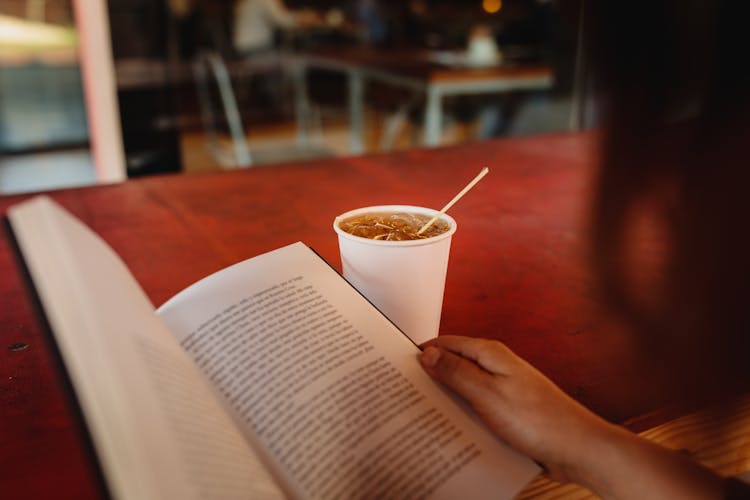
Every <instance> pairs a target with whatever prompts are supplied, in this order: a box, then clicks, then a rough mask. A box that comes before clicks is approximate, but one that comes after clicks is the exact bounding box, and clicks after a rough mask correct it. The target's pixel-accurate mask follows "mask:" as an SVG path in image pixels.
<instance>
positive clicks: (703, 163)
mask: <svg viewBox="0 0 750 500" xmlns="http://www.w3.org/2000/svg"><path fill="white" fill-rule="evenodd" d="M747 9H748V8H747V6H746V3H745V2H734V1H720V0H716V1H711V2H707V1H705V0H679V1H678V0H671V1H670V0H667V1H658V0H657V1H650V2H637V3H636V2H610V1H599V0H590V1H589V2H588V4H587V5H586V8H585V20H586V21H585V22H586V25H587V42H588V43H587V47H588V52H587V57H588V58H589V60H590V62H591V68H592V71H593V76H594V79H595V81H596V83H597V85H598V88H599V90H601V98H602V101H601V104H602V108H601V109H602V110H603V123H602V125H603V127H602V128H603V137H602V148H601V165H600V171H599V177H598V181H597V182H598V185H597V186H596V199H595V203H594V212H593V220H592V229H593V231H592V237H593V242H592V251H593V255H592V260H593V262H594V265H595V267H596V271H597V272H598V275H599V276H600V278H601V285H602V291H603V293H604V297H605V299H606V300H607V302H608V304H609V305H611V306H612V308H613V309H614V310H615V311H617V312H619V313H620V314H621V315H622V317H623V318H625V319H626V320H627V321H628V322H629V323H630V324H631V326H632V327H633V330H634V331H635V332H636V334H637V335H638V338H639V340H640V341H641V345H642V347H643V348H644V352H647V353H650V354H651V356H652V357H653V359H654V360H660V362H662V363H664V366H665V370H664V371H665V373H670V374H672V375H674V376H675V379H677V378H679V380H680V381H682V383H683V384H684V386H685V388H686V389H687V390H689V391H695V395H696V397H698V396H700V395H701V393H703V394H705V393H708V392H709V391H716V390H717V389H719V388H721V389H728V390H732V389H735V388H736V384H741V385H742V386H743V387H745V388H747V383H748V382H750V224H749V223H748V217H749V216H750V191H749V190H748V186H749V181H750V161H749V160H748V157H749V156H750V133H749V132H750V126H749V124H750V115H749V114H748V113H749V112H750V105H749V104H750V77H748V75H749V74H750V72H748V71H747V68H745V67H744V66H745V65H746V64H747V61H748V49H750V44H749V43H748V41H747V34H746V31H747V30H748V29H749V28H750V27H748V21H750V18H748V16H747V12H746V11H747ZM644 214H646V215H647V216H648V217H647V218H648V219H649V221H650V226H653V227H655V228H658V229H659V230H660V231H661V232H660V238H659V239H660V240H661V241H662V242H663V244H664V247H662V248H658V249H655V248H654V247H653V246H652V247H649V246H648V244H645V247H644V248H639V250H641V254H646V255H647V258H646V259H645V260H648V256H649V255H650V257H652V258H653V259H655V260H658V261H659V262H658V264H659V265H658V266H657V269H655V270H654V272H653V273H652V275H651V281H648V280H647V281H646V284H645V285H644V284H643V283H642V282H641V281H639V280H638V278H637V276H638V274H639V272H641V271H642V270H643V269H641V266H644V267H645V269H647V270H649V272H650V271H651V268H649V267H648V262H645V261H644V262H642V261H640V260H638V259H632V258H630V254H629V252H630V250H631V249H632V246H633V245H637V244H638V242H636V241H633V240H634V237H633V235H634V234H636V233H637V230H638V228H637V227H636V226H638V224H639V220H640V219H641V218H643V216H644ZM653 227H652V228H653ZM656 271H658V273H657V272H656ZM639 287H640V289H639ZM644 288H649V290H644ZM649 294H650V295H649Z"/></svg>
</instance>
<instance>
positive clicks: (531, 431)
mask: <svg viewBox="0 0 750 500" xmlns="http://www.w3.org/2000/svg"><path fill="white" fill-rule="evenodd" d="M422 347H423V348H424V351H423V352H422V355H421V358H420V361H421V363H422V366H423V367H424V369H425V370H426V371H427V373H429V374H430V375H431V376H432V377H433V378H435V379H437V380H439V381H440V382H442V383H443V384H445V385H447V386H448V387H450V388H451V389H453V390H454V391H455V392H457V393H458V394H459V395H461V396H462V397H463V398H464V399H466V400H467V401H468V402H469V403H470V404H471V405H472V406H473V407H474V409H475V410H476V411H477V413H478V414H479V416H480V418H481V419H482V420H483V421H484V422H485V423H486V424H487V426H488V427H489V428H490V429H491V430H492V431H493V432H494V433H495V434H496V435H497V436H499V437H500V438H501V439H502V440H503V441H505V442H507V443H508V444H509V445H510V446H512V447H513V448H515V449H516V450H518V451H520V452H521V453H523V454H525V455H527V456H529V457H531V458H533V459H534V460H536V461H538V462H540V463H541V464H542V465H543V466H544V467H545V468H546V469H547V471H548V473H549V474H550V476H551V477H552V478H553V479H556V480H558V481H570V480H576V479H577V473H576V470H575V468H576V467H577V466H578V465H579V464H580V463H581V461H582V460H583V457H581V456H580V455H582V451H583V450H582V448H585V447H586V443H589V442H590V441H591V439H592V436H595V435H597V434H598V433H600V432H601V431H602V429H603V428H605V427H606V425H607V424H606V423H605V422H604V421H602V420H600V419H599V418H598V417H596V416H595V415H594V414H593V413H591V412H590V411H588V410H586V409H585V408H584V407H583V406H581V405H580V404H579V403H577V402H576V401H574V400H573V399H572V398H570V397H569V396H567V395H566V394H565V393H564V392H562V391H561V390H560V389H559V388H558V387H557V386H556V385H554V384H553V383H552V382H551V381H550V380H549V379H547V378H546V377H545V376H544V375H542V374H541V373H540V372H539V371H537V370H536V369H535V368H534V367H532V366H531V365H529V364H528V363H526V362H525V361H524V360H522V359H521V358H519V357H518V356H516V355H515V354H513V352H511V350H510V349H508V348H507V347H505V345H503V344H501V343H500V342H496V341H492V340H486V339H474V338H469V337H454V336H441V337H438V338H436V339H433V340H431V341H429V342H427V343H425V344H424V345H423V346H422Z"/></svg>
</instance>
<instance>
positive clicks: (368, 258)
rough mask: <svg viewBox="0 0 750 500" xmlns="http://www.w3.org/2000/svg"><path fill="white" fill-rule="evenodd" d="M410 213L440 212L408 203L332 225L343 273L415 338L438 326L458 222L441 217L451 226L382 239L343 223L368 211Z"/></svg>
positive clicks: (348, 214) (431, 332) (424, 337)
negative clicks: (425, 233)
mask: <svg viewBox="0 0 750 500" xmlns="http://www.w3.org/2000/svg"><path fill="white" fill-rule="evenodd" d="M373 212H374V213H383V212H409V213H418V214H425V215H428V216H429V217H430V218H432V217H434V216H435V215H436V214H437V213H438V211H437V210H433V209H430V208H423V207H412V206H408V205H381V206H376V207H365V208H358V209H356V210H352V211H350V212H346V213H344V214H341V215H339V216H338V217H336V219H335V220H334V221H333V229H334V230H335V231H336V233H337V234H338V237H339V250H340V252H341V267H342V270H343V272H344V278H346V280H347V281H348V282H349V283H351V284H352V285H353V286H354V287H355V288H356V289H357V290H359V291H360V292H361V293H362V295H364V296H365V297H367V299H368V300H369V301H370V302H372V303H373V304H374V305H375V307H377V308H378V309H380V311H381V312H382V313H383V314H385V315H386V316H387V317H388V319H390V320H391V321H392V322H393V323H395V324H396V326H398V327H399V328H400V329H401V331H403V332H404V333H405V334H406V335H407V336H408V337H409V338H410V339H411V340H412V341H413V342H415V343H417V344H421V343H422V342H424V341H426V340H429V339H431V338H433V337H436V336H437V334H438V330H439V329H440V313H441V312H442V308H443V290H444V289H445V276H446V274H447V272H448V255H449V253H450V248H451V237H452V236H453V233H455V232H456V221H455V220H453V217H451V216H449V215H443V216H442V217H441V219H442V220H443V221H444V222H446V223H447V224H448V226H449V229H448V231H446V232H444V233H442V234H439V235H437V236H433V237H431V238H425V239H421V240H409V241H384V240H373V239H369V238H363V237H360V236H354V235H352V234H349V233H347V232H345V231H343V230H342V229H341V228H340V227H339V223H340V222H341V221H342V220H344V219H348V218H350V217H353V216H355V215H362V214H365V213H373Z"/></svg>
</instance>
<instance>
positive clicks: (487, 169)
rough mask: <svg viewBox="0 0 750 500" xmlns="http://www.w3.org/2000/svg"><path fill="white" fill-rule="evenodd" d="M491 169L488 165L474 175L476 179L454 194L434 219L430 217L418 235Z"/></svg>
mask: <svg viewBox="0 0 750 500" xmlns="http://www.w3.org/2000/svg"><path fill="white" fill-rule="evenodd" d="M489 171H490V169H489V168H487V167H484V168H483V169H482V171H481V172H479V174H477V176H476V177H474V179H473V180H472V181H471V182H470V183H468V184H467V185H466V187H465V188H463V189H462V190H461V191H460V192H459V193H458V194H457V195H456V196H454V197H453V199H452V200H451V201H449V202H448V203H446V204H445V206H444V207H443V208H442V210H440V212H438V214H437V215H435V217H433V218H432V219H430V220H429V221H427V223H426V224H425V225H424V226H422V227H421V228H420V229H419V231H417V236H419V235H421V234H422V233H424V232H425V231H426V230H427V228H429V227H430V226H431V225H432V224H434V223H435V221H436V220H438V219H439V218H440V217H441V216H442V215H443V214H444V213H445V212H447V211H448V209H449V208H450V207H452V206H453V205H454V204H455V203H456V202H457V201H458V200H459V199H461V197H462V196H463V195H465V194H466V192H467V191H468V190H469V189H471V188H473V187H474V185H475V184H476V183H477V182H479V181H480V180H482V177H484V176H485V175H487V172H489Z"/></svg>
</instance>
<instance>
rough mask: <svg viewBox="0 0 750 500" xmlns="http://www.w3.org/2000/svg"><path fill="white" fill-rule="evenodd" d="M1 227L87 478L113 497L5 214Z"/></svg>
mask: <svg viewBox="0 0 750 500" xmlns="http://www.w3.org/2000/svg"><path fill="white" fill-rule="evenodd" d="M3 229H4V231H5V234H6V235H7V237H8V243H9V245H10V248H11V254H13V257H14V259H15V261H16V264H17V266H16V268H17V269H18V271H19V274H20V276H21V281H23V283H24V285H25V286H24V287H23V288H24V289H25V292H26V296H27V297H28V299H29V303H30V304H31V307H32V311H33V313H34V318H35V320H36V323H37V326H38V327H39V331H40V333H41V335H40V337H41V339H42V344H43V348H44V349H45V350H46V352H47V354H49V356H50V358H51V360H52V367H53V370H54V371H55V375H57V376H58V380H59V381H60V384H61V386H62V388H63V392H64V395H65V398H64V399H65V401H66V403H67V408H68V409H69V410H70V416H71V420H72V421H73V422H74V427H75V428H76V431H77V433H78V435H79V437H80V441H81V447H82V449H83V454H84V456H85V457H86V459H87V465H88V466H89V468H90V471H91V477H90V479H91V480H92V481H93V483H95V484H94V489H95V491H96V492H97V493H98V494H99V496H101V497H102V498H113V497H112V492H111V491H110V489H109V487H108V485H107V481H106V479H105V475H104V470H103V469H102V463H101V461H100V459H99V455H98V454H97V452H96V448H95V446H94V438H93V436H92V435H91V432H90V430H89V428H88V426H87V425H86V419H85V416H84V413H83V407H82V405H81V401H80V399H79V397H78V393H77V392H76V390H75V386H74V385H73V381H72V380H71V378H70V373H69V372H68V370H67V368H66V366H65V361H64V359H63V356H62V352H61V351H60V347H59V345H58V344H57V341H56V340H55V336H54V334H53V333H52V326H51V324H50V322H49V318H48V317H47V314H46V312H45V310H44V307H43V306H42V301H41V298H40V296H39V291H38V290H37V288H36V285H35V284H34V280H33V279H32V278H31V272H30V271H29V268H28V265H27V263H26V260H25V258H24V256H23V252H22V251H21V247H20V246H19V244H18V240H17V238H16V235H15V232H14V231H13V224H12V223H11V221H10V219H9V218H8V216H7V214H4V215H3ZM40 347H41V346H40Z"/></svg>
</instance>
